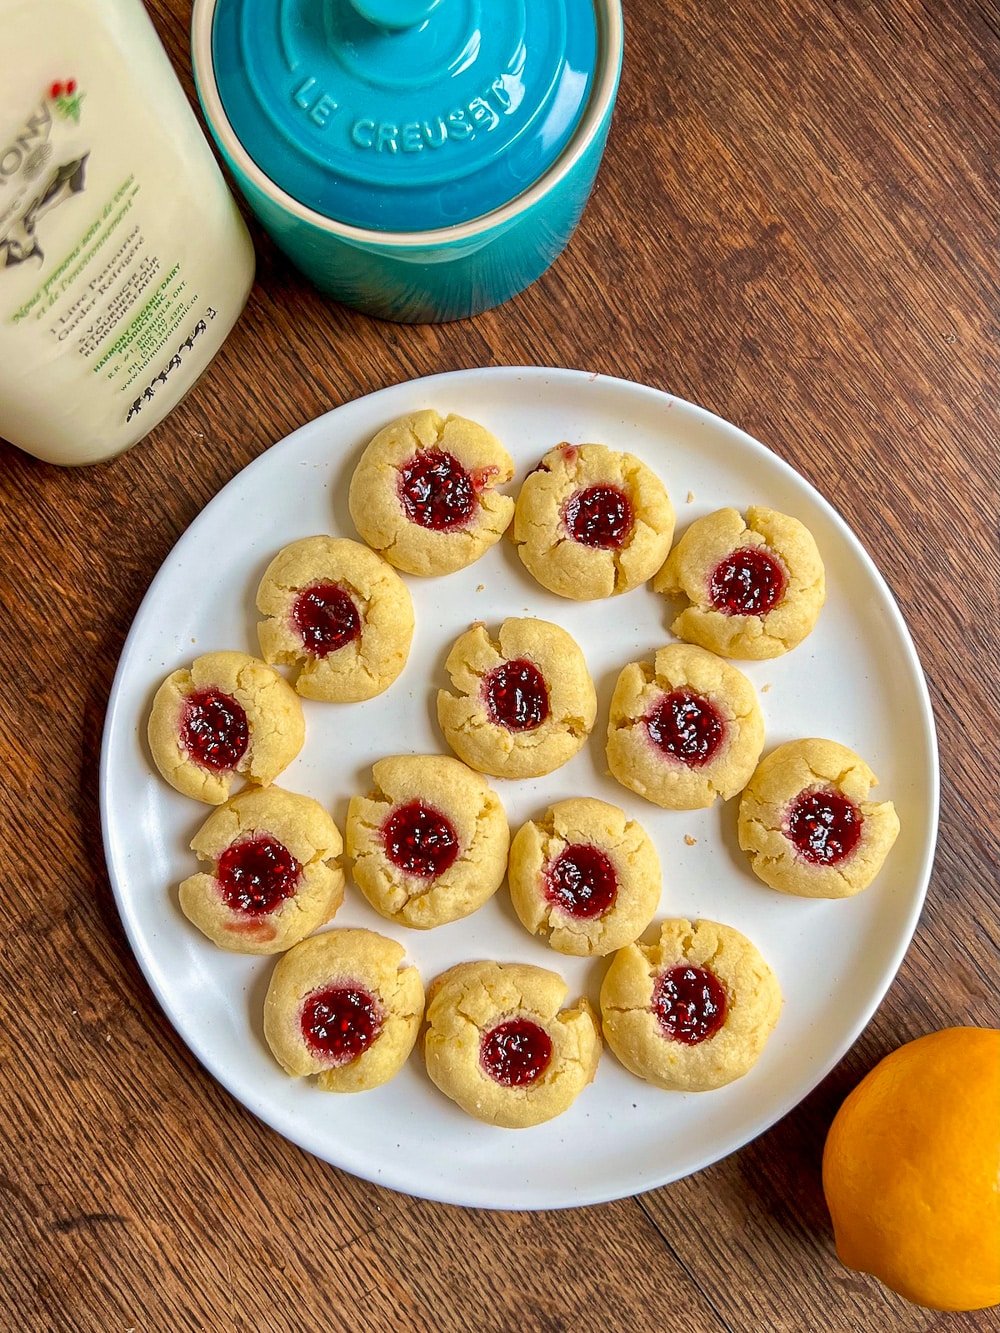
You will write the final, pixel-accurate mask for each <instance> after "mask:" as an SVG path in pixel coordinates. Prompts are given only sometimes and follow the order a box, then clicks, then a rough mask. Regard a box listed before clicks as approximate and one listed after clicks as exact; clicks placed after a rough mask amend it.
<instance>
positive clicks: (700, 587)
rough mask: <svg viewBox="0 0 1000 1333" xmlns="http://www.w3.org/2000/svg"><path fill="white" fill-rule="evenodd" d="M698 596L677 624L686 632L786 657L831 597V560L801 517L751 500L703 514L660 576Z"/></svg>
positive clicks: (741, 650) (715, 643)
mask: <svg viewBox="0 0 1000 1333" xmlns="http://www.w3.org/2000/svg"><path fill="white" fill-rule="evenodd" d="M653 588H654V590H655V591H656V592H662V593H666V594H667V595H668V596H671V597H673V596H683V597H685V598H687V600H688V601H689V602H690V606H688V607H687V608H686V609H685V610H683V611H681V613H680V615H679V616H678V617H677V618H676V620H675V621H674V622H673V624H672V625H671V627H670V628H671V629H672V630H673V632H674V633H675V634H676V635H677V637H678V638H679V639H687V640H688V641H689V642H690V643H698V644H701V646H702V647H703V648H708V649H710V650H711V651H712V652H713V653H720V654H721V655H722V656H723V657H746V658H764V657H780V656H781V654H782V653H787V652H788V651H789V649H791V648H794V647H795V646H796V645H797V644H799V643H801V642H802V640H803V639H804V638H805V637H806V635H807V634H808V633H809V632H810V630H811V629H812V628H813V626H814V625H815V624H816V621H817V619H818V617H819V613H820V610H821V609H822V606H823V603H824V601H825V600H826V576H825V574H824V571H823V561H822V558H821V556H820V553H819V550H818V549H817V547H816V542H815V540H814V538H813V535H812V533H811V532H810V531H809V529H808V528H807V527H806V526H805V525H804V524H803V523H800V522H799V520H798V519H797V518H790V517H789V516H788V515H787V514H779V513H777V511H776V510H774V509H764V508H761V507H760V506H751V507H750V508H749V509H748V510H747V516H746V520H745V521H744V519H743V517H742V516H741V515H740V513H739V512H738V510H736V509H718V510H716V512H715V513H714V514H708V515H706V516H705V517H704V518H699V519H697V520H696V521H695V522H694V523H692V524H691V526H690V527H689V528H688V530H687V532H685V534H684V536H683V537H682V538H681V539H680V541H679V542H678V543H677V545H676V546H675V547H674V549H673V550H672V551H671V553H670V557H669V559H668V560H667V562H666V564H665V565H664V566H663V568H662V570H661V571H660V573H659V574H658V575H657V576H656V578H655V579H654V581H653Z"/></svg>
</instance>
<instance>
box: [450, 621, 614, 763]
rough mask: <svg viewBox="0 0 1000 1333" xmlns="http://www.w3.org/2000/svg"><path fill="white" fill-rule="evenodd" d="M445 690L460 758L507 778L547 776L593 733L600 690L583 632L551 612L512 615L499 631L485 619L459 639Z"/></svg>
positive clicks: (452, 740)
mask: <svg viewBox="0 0 1000 1333" xmlns="http://www.w3.org/2000/svg"><path fill="white" fill-rule="evenodd" d="M445 670H446V671H447V672H448V675H449V676H450V677H451V683H452V687H453V692H451V693H450V692H449V691H447V690H441V691H440V692H439V693H438V705H437V708H438V721H439V722H440V724H441V730H442V731H443V732H444V735H445V739H446V740H447V742H448V744H449V745H450V746H451V748H452V749H453V750H454V751H455V753H456V754H457V755H458V756H459V758H460V759H463V760H464V761H465V762H466V763H467V764H469V765H470V766H471V767H472V768H475V769H478V770H479V772H481V773H491V774H493V775H494V776H496V777H502V778H529V777H539V776H540V775H541V774H543V773H551V772H552V770H553V769H556V768H558V767H559V766H560V765H561V764H565V763H566V761H567V760H568V759H571V758H572V757H573V755H575V754H576V753H577V752H578V751H579V750H580V748H581V747H582V746H583V744H584V743H585V741H586V739H587V737H588V736H589V735H590V732H591V729H592V728H593V725H594V720H595V718H596V716H597V695H596V693H595V691H594V682H593V681H592V680H591V678H590V672H589V671H588V670H587V663H586V661H585V660H584V656H583V653H582V652H581V651H580V648H579V646H578V644H577V643H576V640H575V639H573V638H571V636H570V635H569V634H567V633H566V631H565V630H564V629H560V628H559V626H558V625H553V624H550V623H549V621H547V620H533V619H527V618H525V619H511V620H505V621H504V622H503V624H502V625H501V626H500V630H499V633H498V634H497V637H496V638H495V639H493V638H491V637H490V635H489V634H488V632H487V630H486V626H485V625H483V624H476V625H473V626H472V628H471V629H468V630H466V632H465V633H464V634H462V635H460V636H459V638H458V639H456V641H455V643H454V645H453V646H452V649H451V652H450V653H449V654H448V660H447V662H446V663H445Z"/></svg>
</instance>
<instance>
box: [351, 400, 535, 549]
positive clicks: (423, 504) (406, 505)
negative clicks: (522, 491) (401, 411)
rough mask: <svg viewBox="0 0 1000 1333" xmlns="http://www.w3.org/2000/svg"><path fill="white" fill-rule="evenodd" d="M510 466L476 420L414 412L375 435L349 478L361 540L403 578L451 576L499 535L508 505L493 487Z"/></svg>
mask: <svg viewBox="0 0 1000 1333" xmlns="http://www.w3.org/2000/svg"><path fill="white" fill-rule="evenodd" d="M513 475H514V463H513V460H512V459H511V457H510V455H509V454H508V453H507V451H506V449H505V448H504V447H503V445H502V444H501V443H500V441H499V440H498V439H497V438H496V437H495V436H493V435H491V434H490V432H489V431H488V430H487V429H486V428H485V426H480V425H478V424H477V423H476V422H475V421H468V420H466V418H465V417H456V416H449V417H447V418H444V417H441V416H439V415H438V414H437V412H433V411H424V412H414V413H413V414H412V415H411V416H406V417H400V418H399V420H398V421H393V422H392V423H391V424H390V425H388V426H386V427H385V429H384V430H381V431H379V433H378V434H377V435H376V436H375V438H374V439H373V440H372V442H371V443H370V444H369V445H368V447H367V449H366V450H365V451H364V453H363V454H362V455H361V460H360V462H359V463H358V466H357V468H356V469H355V472H354V476H353V478H352V479H351V488H350V493H349V496H348V505H349V507H350V511H351V518H352V519H353V520H354V525H355V527H356V528H357V530H358V532H359V533H360V534H361V536H362V538H363V539H364V540H365V541H366V542H367V543H368V545H369V546H371V547H372V548H373V549H374V550H376V551H378V552H379V554H380V555H383V556H385V558H386V560H388V561H389V563H390V564H392V565H395V566H396V568H397V569H402V570H405V572H406V573H408V574H450V573H452V572H453V571H454V570H456V569H464V568H465V566H466V565H471V564H472V563H473V561H475V560H478V559H479V557H480V556H481V555H483V554H484V552H486V551H488V550H489V548H490V547H491V546H493V545H494V543H495V542H497V541H499V539H500V538H501V537H502V536H503V533H504V531H505V529H506V528H507V525H508V524H509V523H510V520H511V517H512V515H513V513H514V501H513V500H512V499H511V498H510V496H508V495H503V494H502V493H501V492H500V491H499V490H498V489H497V487H498V486H502V485H504V483H505V482H508V481H510V479H511V477H512V476H513Z"/></svg>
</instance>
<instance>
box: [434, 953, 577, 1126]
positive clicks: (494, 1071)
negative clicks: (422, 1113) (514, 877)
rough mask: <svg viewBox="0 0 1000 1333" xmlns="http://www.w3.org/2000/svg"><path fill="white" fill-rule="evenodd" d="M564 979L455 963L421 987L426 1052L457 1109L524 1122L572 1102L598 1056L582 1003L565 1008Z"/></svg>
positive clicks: (497, 1120) (510, 967)
mask: <svg viewBox="0 0 1000 1333" xmlns="http://www.w3.org/2000/svg"><path fill="white" fill-rule="evenodd" d="M567 990H568V987H567V985H566V983H565V981H563V979H562V977H560V976H558V975H557V974H556V973H555V972H549V971H547V970H546V969H545V968H541V967H533V966H531V965H530V964H527V963H460V964H459V965H458V966H457V967H453V968H450V969H449V970H448V971H447V972H445V973H443V974H442V975H441V976H439V977H437V978H436V980H435V981H433V982H432V983H431V986H430V988H429V990H428V1005H427V1031H426V1035H425V1038H424V1057H425V1059H426V1061H427V1072H428V1074H429V1075H430V1077H431V1081H432V1082H433V1083H435V1084H436V1085H437V1087H438V1088H440V1090H441V1091H442V1092H443V1093H444V1094H445V1096H446V1097H450V1098H451V1099H452V1101H453V1102H457V1103H458V1105H459V1106H460V1107H461V1108H462V1110H463V1111H466V1112H468V1114H469V1115H471V1116H475V1118H476V1119H477V1120H485V1121H486V1122H487V1123H488V1124H491V1125H499V1126H502V1127H503V1128H504V1129H525V1128H527V1127H528V1126H529V1125H538V1124H541V1123H542V1122H543V1121H545V1120H552V1119H553V1118H554V1117H555V1116H557V1115H561V1114H562V1113H563V1111H566V1110H568V1109H569V1107H570V1106H571V1105H572V1104H573V1102H574V1101H575V1100H576V1098H577V1097H578V1096H579V1095H580V1093H581V1092H582V1091H583V1089H584V1088H585V1087H586V1086H587V1084H588V1083H590V1082H591V1080H592V1079H593V1077H594V1073H595V1072H596V1070H597V1062H598V1060H599V1059H600V1054H601V1037H600V1031H599V1028H598V1025H597V1019H596V1015H595V1014H594V1011H593V1010H592V1009H591V1007H590V1005H589V1004H588V1003H587V1001H586V1000H583V999H581V1000H577V1002H576V1004H575V1005H573V1006H572V1007H570V1008H566V1009H564V1008H562V1005H563V1004H564V1003H565V1000H566V994H567Z"/></svg>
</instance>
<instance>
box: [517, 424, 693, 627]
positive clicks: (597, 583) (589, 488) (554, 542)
mask: <svg viewBox="0 0 1000 1333" xmlns="http://www.w3.org/2000/svg"><path fill="white" fill-rule="evenodd" d="M512 533H513V538H514V542H515V545H516V546H517V552H518V555H519V556H520V557H521V560H522V561H523V563H524V565H525V567H526V569H527V570H528V571H529V573H531V574H532V575H533V576H534V578H535V579H537V580H538V582H539V583H540V584H541V585H542V587H543V588H548V590H549V591H550V592H554V593H558V594H559V596H560V597H572V598H573V599H574V600H576V601H589V600H591V599H593V598H598V597H610V596H612V595H613V594H614V593H622V592H629V591H630V590H631V589H632V588H637V587H638V586H639V584H641V583H645V582H646V580H647V579H649V578H652V576H653V575H654V574H655V573H656V571H657V570H658V569H659V568H660V566H661V565H662V564H663V561H664V560H665V559H666V555H667V552H668V551H669V550H670V542H671V539H672V538H673V535H674V509H673V505H672V504H671V503H670V497H669V496H668V495H667V491H666V488H665V487H664V485H663V482H662V481H660V479H659V477H657V476H656V474H655V473H654V472H652V471H651V470H650V468H648V467H647V466H646V464H645V463H643V462H641V461H640V459H638V458H635V457H634V456H633V455H632V454H623V453H618V452H616V451H615V450H613V449H609V448H607V447H606V446H605V445H603V444H580V445H575V444H560V445H558V446H557V447H556V448H555V449H550V450H549V452H548V453H547V454H546V455H545V456H544V458H543V459H542V461H541V463H539V465H538V467H537V468H535V470H534V471H533V472H530V473H529V474H528V476H527V477H525V479H524V484H523V485H522V487H521V491H520V494H519V495H518V498H517V508H516V509H515V511H514V526H513V529H512Z"/></svg>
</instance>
